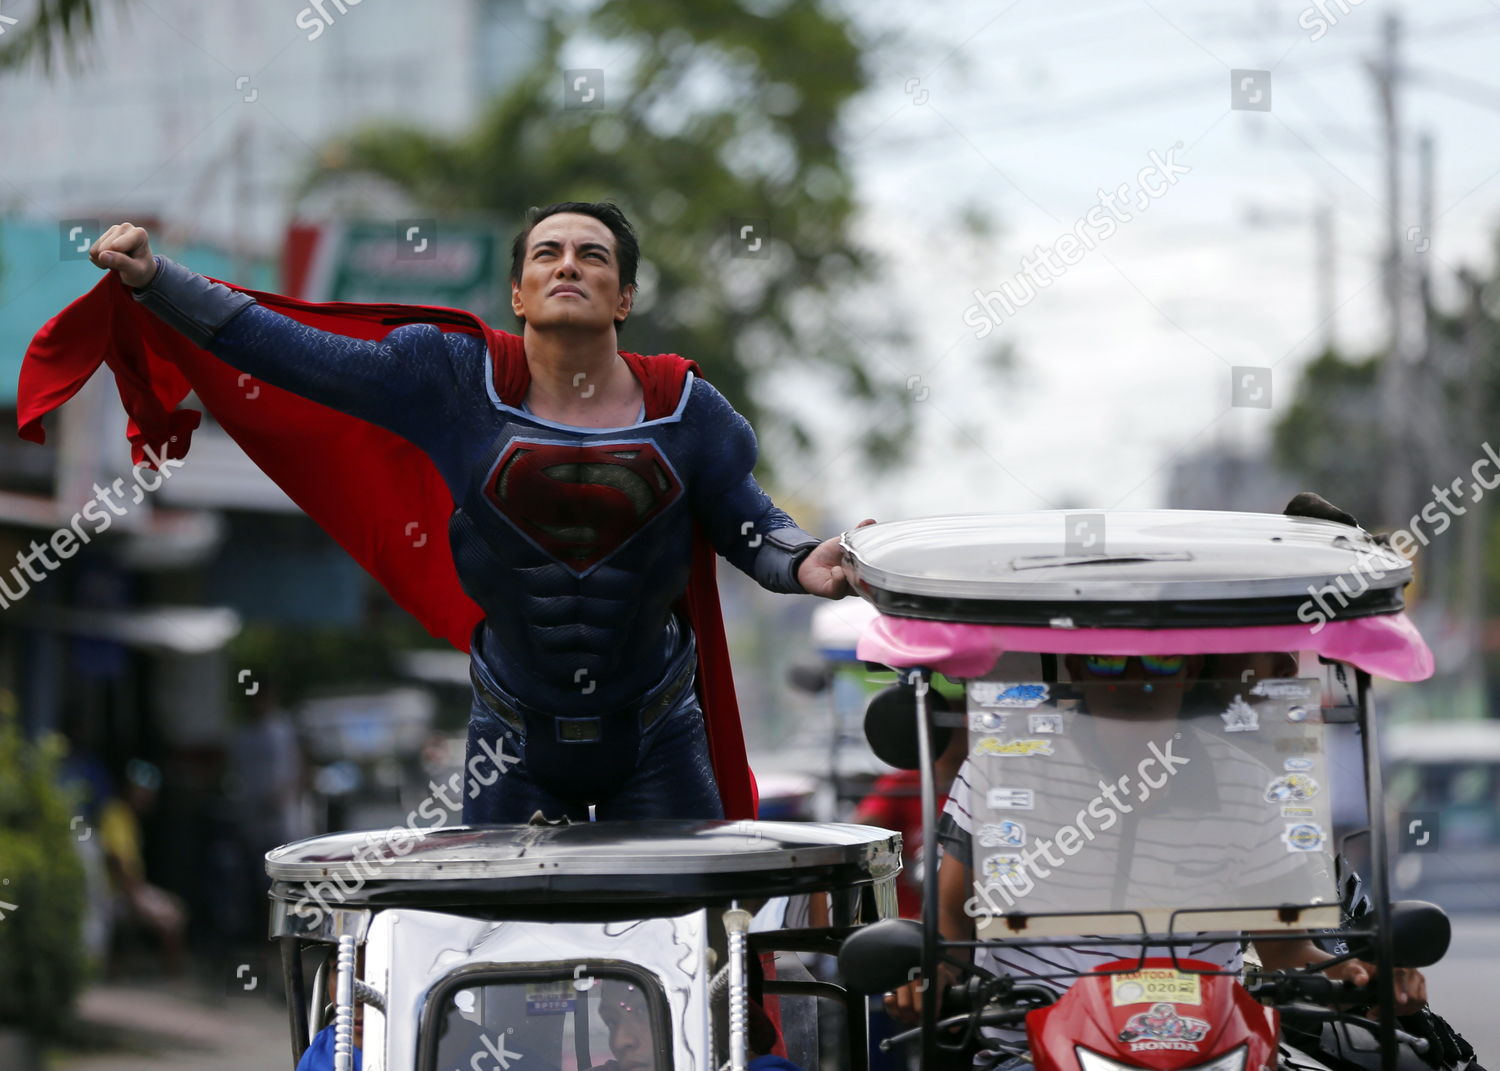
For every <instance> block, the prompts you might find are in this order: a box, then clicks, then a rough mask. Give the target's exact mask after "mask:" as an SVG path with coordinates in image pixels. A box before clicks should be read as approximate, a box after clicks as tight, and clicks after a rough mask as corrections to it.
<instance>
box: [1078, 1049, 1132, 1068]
mask: <svg viewBox="0 0 1500 1071" xmlns="http://www.w3.org/2000/svg"><path fill="white" fill-rule="evenodd" d="M1073 1052H1074V1054H1075V1055H1077V1057H1078V1066H1079V1067H1081V1068H1082V1069H1083V1071H1140V1068H1138V1067H1132V1066H1131V1065H1130V1064H1122V1063H1120V1062H1119V1061H1118V1060H1111V1059H1110V1058H1109V1057H1108V1056H1100V1055H1099V1054H1098V1053H1097V1052H1095V1051H1094V1050H1093V1049H1085V1048H1084V1047H1083V1046H1082V1045H1075V1046H1074V1047H1073Z"/></svg>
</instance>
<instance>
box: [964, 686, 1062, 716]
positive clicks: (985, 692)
mask: <svg viewBox="0 0 1500 1071" xmlns="http://www.w3.org/2000/svg"><path fill="white" fill-rule="evenodd" d="M1047 694H1048V687H1047V685H1045V684H1010V683H1008V682H1006V681H970V682H969V698H970V699H971V700H972V701H973V702H975V703H978V704H979V705H980V706H982V707H1019V708H1020V709H1022V710H1026V709H1028V708H1030V707H1039V706H1041V705H1042V704H1043V703H1045V702H1046V701H1047Z"/></svg>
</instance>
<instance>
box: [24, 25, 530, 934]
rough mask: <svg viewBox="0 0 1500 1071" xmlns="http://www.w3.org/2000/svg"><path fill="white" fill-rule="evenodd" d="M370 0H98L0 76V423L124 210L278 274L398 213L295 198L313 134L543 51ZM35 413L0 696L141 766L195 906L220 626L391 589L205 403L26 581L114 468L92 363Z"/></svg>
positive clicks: (460, 94)
mask: <svg viewBox="0 0 1500 1071" xmlns="http://www.w3.org/2000/svg"><path fill="white" fill-rule="evenodd" d="M375 7H376V5H374V4H368V5H365V6H364V7H360V6H358V4H357V3H349V2H347V0H345V2H343V3H340V2H337V0H323V2H321V3H316V4H314V3H309V4H307V5H306V6H305V7H303V8H301V9H300V10H299V8H298V7H297V6H295V5H293V6H290V7H288V8H286V15H285V19H284V20H280V19H268V18H267V17H266V12H265V11H264V10H263V9H261V8H259V7H256V8H253V9H252V7H251V6H250V5H236V4H209V5H204V4H201V3H194V2H190V0H154V2H153V3H152V4H150V5H149V6H143V5H132V4H106V5H103V6H102V9H101V22H100V25H99V27H98V29H97V32H96V33H95V35H94V40H93V42H92V43H91V44H89V45H86V46H84V48H83V50H82V55H83V56H84V62H83V64H82V69H77V70H75V69H73V68H72V67H70V66H69V65H62V66H60V67H58V68H57V69H56V70H55V71H54V73H53V74H52V75H51V76H50V77H48V76H44V75H42V73H41V72H40V69H39V68H35V67H31V68H27V69H25V70H23V71H19V72H12V73H7V74H3V75H0V99H3V100H4V102H5V104H6V109H5V112H6V121H5V122H4V123H3V124H0V161H3V163H0V179H3V181H0V422H3V423H4V424H5V426H6V427H8V428H11V429H14V428H15V427H16V413H15V404H16V389H17V379H18V374H19V369H20V364H21V358H22V355H23V354H24V352H25V349H26V347H27V345H28V343H29V342H30V340H31V337H32V336H33V335H34V334H35V332H36V331H37V330H38V329H40V328H41V326H42V325H43V324H44V323H45V322H46V321H47V320H48V319H49V318H50V317H52V316H53V315H55V314H56V313H57V312H58V311H60V310H61V309H62V308H64V307H65V306H66V305H67V304H69V303H70V302H72V301H73V300H75V299H76V298H78V297H79V296H81V295H82V294H84V293H85V292H86V291H87V290H89V289H90V288H91V287H92V286H94V285H95V284H96V283H97V282H98V279H99V271H98V269H96V268H94V267H93V266H92V265H91V264H90V263H89V262H88V260H87V255H86V253H87V248H88V245H89V244H90V242H91V241H92V240H93V239H94V238H96V237H97V236H98V234H99V233H100V232H101V231H102V230H103V228H105V227H107V226H109V225H110V224H112V223H116V222H120V221H124V220H128V221H130V222H133V223H138V224H140V225H143V226H146V227H147V228H148V229H150V231H151V233H152V236H153V246H154V247H155V248H156V249H157V251H159V252H162V253H165V254H166V255H169V256H172V257H174V258H176V259H179V260H181V261H182V262H183V263H185V264H187V265H189V266H190V267H192V268H193V269H194V270H196V271H199V272H202V273H203V274H206V275H211V276H214V277H217V278H221V279H229V280H233V281H235V282H236V283H239V284H241V285H244V286H248V287H252V288H256V289H266V290H286V289H287V283H288V279H287V277H286V275H285V270H286V268H288V267H289V266H291V267H295V266H296V265H295V258H294V257H290V256H288V255H286V249H285V248H284V247H285V243H286V238H287V235H288V234H289V233H294V232H297V233H301V234H303V235H306V234H307V233H308V231H309V230H310V229H311V230H312V231H313V232H316V231H317V230H318V229H319V228H320V227H328V228H330V229H331V231H332V232H336V231H337V225H338V224H339V221H341V220H343V219H345V218H349V217H359V216H361V215H366V216H368V215H375V216H391V215H392V214H394V213H399V212H401V211H404V209H405V207H406V205H405V203H404V201H403V198H402V197H401V196H400V194H399V193H398V192H396V191H392V190H389V189H383V188H381V187H380V186H379V185H378V184H370V183H361V182H355V181H351V182H345V183H341V184H339V185H338V186H336V187H333V188H331V189H329V190H325V191H323V192H320V193H318V194H315V195H313V196H311V197H306V198H299V197H297V196H295V195H294V191H295V190H296V188H297V184H298V182H299V180H300V179H301V178H302V177H303V176H304V175H305V174H306V173H307V171H308V170H309V169H310V168H311V167H312V166H313V165H314V164H315V163H316V162H317V160H318V158H319V155H320V154H321V153H322V152H323V147H324V146H325V145H326V144H327V143H328V142H329V141H330V140H331V139H332V138H334V137H335V136H338V135H345V134H348V133H349V132H350V131H351V130H353V129H355V128H357V127H358V126H359V125H361V124H362V123H365V122H369V121H374V120H381V121H389V120H397V121H406V122H411V123H415V124H417V125H419V126H421V127H423V128H425V129H428V130H432V131H437V132H454V131H458V130H460V129H463V128H465V127H467V126H468V125H470V124H471V123H472V122H473V121H474V120H475V118H476V115H477V114H478V112H479V110H480V109H481V107H482V106H483V105H484V103H485V102H486V101H487V100H488V99H489V98H490V97H492V96H493V95H494V94H495V93H496V92H497V91H500V90H502V89H504V88H505V86H506V85H507V84H509V82H510V81H511V80H512V79H514V78H515V77H517V76H518V75H519V74H520V73H521V72H522V71H523V70H525V69H526V67H527V66H528V65H529V63H530V60H531V55H532V53H533V51H534V48H535V46H536V44H537V33H538V29H537V26H536V24H535V22H534V20H532V19H531V18H530V17H529V16H528V14H527V12H526V9H525V5H524V4H523V3H522V2H521V0H455V2H449V3H443V4H423V3H417V2H414V0H412V2H407V3H398V2H386V3H382V4H381V5H379V7H380V13H379V14H378V15H370V14H369V12H370V11H371V10H372V9H373V8H375ZM294 224H295V226H294ZM302 266H303V267H305V264H304V265H302ZM298 287H299V289H301V286H300V284H298ZM303 292H304V293H305V294H306V296H308V297H312V298H315V299H317V298H320V297H321V298H323V299H325V300H326V299H328V297H329V295H319V294H316V293H307V292H306V291H305V290H303ZM391 300H396V299H395V298H392V299H391ZM407 300H410V299H407ZM184 406H185V407H189V408H201V407H200V406H198V405H197V404H196V401H195V399H194V398H193V397H192V396H189V397H188V399H187V400H186V401H185V402H184ZM46 428H47V442H46V444H45V445H37V444H34V443H28V442H23V441H22V440H20V439H19V438H17V437H16V435H15V433H14V431H11V432H10V433H9V434H8V435H0V580H4V581H6V582H7V583H8V584H9V588H8V589H6V590H5V591H0V594H3V595H5V598H4V601H3V602H0V705H12V704H13V705H14V707H15V708H16V709H18V710H19V711H20V713H21V716H22V718H23V719H24V721H25V724H26V725H27V727H28V728H29V729H30V730H31V731H33V732H35V731H38V730H42V729H64V730H67V731H68V732H69V734H70V735H71V736H72V737H73V739H74V740H75V742H77V743H78V745H79V746H80V748H83V749H85V750H87V751H88V752H90V753H91V754H92V756H93V757H94V759H95V760H97V763H96V764H97V765H99V766H100V767H101V768H107V769H111V770H112V771H113V773H114V774H115V775H116V778H118V775H119V773H120V770H121V769H122V768H123V765H124V764H125V762H126V761H127V760H128V759H129V758H131V757H133V756H143V757H147V758H150V759H152V760H153V761H155V762H156V763H158V764H159V765H160V766H161V767H162V769H163V773H164V775H165V776H164V779H163V793H162V800H161V803H162V806H161V807H160V808H159V813H158V816H157V818H156V820H155V822H156V825H155V833H156V834H157V836H155V837H154V838H153V841H154V848H152V846H151V845H150V844H148V850H150V852H151V853H152V854H153V855H154V858H153V859H152V860H151V862H152V866H153V869H154V870H156V871H157V873H158V874H159V875H160V877H159V879H158V880H161V881H162V882H163V883H164V884H167V885H168V886H169V887H173V888H174V889H175V891H179V892H181V893H183V894H184V895H185V896H186V897H187V898H188V899H189V901H190V903H194V902H196V903H198V904H200V905H201V904H204V903H208V904H212V903H213V902H214V899H213V897H214V892H213V889H212V884H213V878H212V877H211V876H210V875H212V874H213V873H214V872H215V871H214V866H213V865H212V864H211V859H210V853H211V852H213V851H215V850H217V848H216V846H217V845H219V844H220V843H221V840H222V836H221V835H222V829H221V828H220V819H221V817H222V815H220V814H219V813H217V812H215V811H213V810H212V808H211V806H210V803H211V801H212V800H213V799H214V798H216V794H217V793H218V792H219V788H220V784H221V781H222V776H223V772H224V762H225V756H226V749H227V746H228V743H229V740H230V737H231V731H232V725H231V716H232V709H231V708H232V701H233V700H234V699H235V695H234V692H233V691H232V689H233V688H234V687H235V682H236V676H237V667H235V666H233V665H230V664H229V661H228V658H229V656H228V654H227V651H226V644H228V643H229V642H230V641H231V640H232V639H233V638H234V637H235V636H236V635H237V634H238V633H239V632H240V631H241V629H242V628H243V626H244V624H245V623H247V622H265V623H271V624H286V625H345V626H348V627H350V628H358V627H359V626H360V624H361V623H362V622H363V621H365V620H367V615H368V614H369V613H370V612H372V610H373V609H374V607H375V606H376V605H377V603H378V602H379V601H380V600H384V601H386V602H388V599H387V597H386V596H385V595H384V593H383V592H381V591H380V590H379V588H378V586H377V585H375V584H374V582H373V581H371V580H370V579H369V578H368V577H367V576H366V575H365V574H364V573H363V571H362V570H361V569H360V568H359V566H358V565H357V564H356V563H355V562H354V561H353V560H352V559H351V558H349V557H348V555H346V554H345V553H344V552H343V551H342V550H341V548H339V547H338V546H337V545H336V544H335V543H334V542H333V541H332V539H330V538H329V537H328V536H327V535H326V534H325V533H323V532H322V530H321V529H319V528H318V527H317V526H316V525H315V524H313V522H312V521H311V520H309V519H308V518H307V517H306V516H305V515H303V514H302V513H301V511H300V510H298V509H297V507H296V506H295V505H294V504H293V503H292V502H291V501H290V499H288V498H287V497H286V495H285V494H284V493H283V492H282V491H281V490H280V489H279V488H277V487H276V486H275V485H274V484H273V483H271V481H270V480H268V479H267V478H266V477H265V476H264V475H262V474H261V473H260V471H259V470H258V469H257V468H255V466H254V465H253V464H252V463H251V462H250V461H249V460H248V459H247V458H246V457H245V456H244V454H243V452H242V451H241V450H240V449H239V447H238V446H237V445H236V444H235V443H234V442H233V441H232V440H230V439H229V437H228V436H227V435H226V434H225V433H224V432H223V431H222V429H220V428H219V427H218V426H217V424H215V423H214V422H213V421H212V420H211V419H208V418H205V420H204V422H203V425H202V426H201V427H200V428H199V429H198V431H196V432H195V433H194V437H193V446H192V450H191V452H190V453H189V455H188V457H187V459H186V462H185V464H184V465H183V466H181V467H180V468H178V469H176V470H174V471H173V473H172V476H171V478H170V479H169V480H165V481H163V482H161V484H160V486H159V488H158V489H156V490H154V491H151V492H150V493H149V494H145V495H143V496H142V498H141V500H140V501H138V502H137V501H129V500H128V499H126V500H124V501H127V502H128V505H127V507H126V508H125V509H124V511H123V512H122V513H121V514H120V515H118V516H115V517H113V523H112V524H111V525H110V526H109V528H108V530H106V531H102V532H99V533H98V534H97V535H96V536H95V537H94V538H93V539H92V540H91V541H90V542H89V543H88V544H87V545H85V546H82V547H80V548H76V552H75V553H74V554H73V555H72V556H71V557H69V558H68V559H67V560H65V561H61V563H60V565H59V566H58V567H56V568H51V569H44V568H42V567H41V566H40V565H39V564H38V562H39V561H40V560H41V559H39V558H35V557H34V558H32V563H33V568H34V569H37V570H38V572H39V573H40V578H38V576H37V575H36V574H32V575H28V574H27V573H26V572H25V571H24V570H23V571H22V572H20V573H17V574H13V573H12V567H13V566H15V567H16V568H17V569H21V568H22V567H21V566H20V565H19V562H20V559H21V556H22V555H25V554H27V553H28V551H29V550H30V548H31V547H32V546H33V545H41V546H42V547H44V548H45V547H46V546H47V545H48V543H49V541H50V540H51V538H52V537H53V536H54V535H55V534H56V533H58V532H59V531H62V530H64V529H66V528H68V526H69V522H70V518H72V517H73V515H74V514H75V513H77V512H78V511H80V510H81V509H82V508H83V507H84V506H85V505H86V504H88V503H90V502H91V501H97V500H98V499H99V497H100V496H99V494H98V487H104V488H108V487H109V486H110V485H111V483H112V482H113V481H114V480H116V479H117V478H121V479H123V483H124V486H125V488H126V489H127V495H128V493H129V491H130V489H131V488H132V486H133V483H132V476H131V468H130V454H129V445H128V443H127V441H126V438H125V414H124V412H123V410H122V409H121V407H120V404H119V400H118V398H117V396H116V395H115V392H114V385H113V380H112V378H111V377H110V376H108V375H107V374H106V373H101V374H99V375H96V376H95V377H94V379H93V380H92V381H91V382H90V383H89V384H88V385H87V386H86V387H85V388H84V390H83V391H81V392H80V393H79V394H78V395H77V396H76V397H75V398H74V399H72V400H71V401H70V402H69V403H67V404H66V405H65V406H64V407H63V408H62V409H61V410H60V411H59V412H56V413H54V414H52V415H51V416H49V417H48V419H47V422H46ZM147 471H149V470H147ZM96 485H97V486H96ZM112 512H113V511H112ZM54 557H55V555H54ZM22 578H24V583H23V582H22ZM453 675H454V671H453V670H452V669H451V668H447V669H446V676H450V677H451V676H453ZM244 683H245V685H246V688H247V690H248V688H249V687H250V686H251V685H252V684H253V682H249V681H246V682H244ZM200 894H201V895H200Z"/></svg>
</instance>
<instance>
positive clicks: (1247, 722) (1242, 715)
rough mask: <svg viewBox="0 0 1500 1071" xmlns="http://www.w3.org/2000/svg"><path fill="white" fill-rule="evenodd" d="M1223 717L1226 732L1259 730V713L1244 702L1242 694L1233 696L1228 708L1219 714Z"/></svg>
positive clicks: (1252, 731) (1253, 731)
mask: <svg viewBox="0 0 1500 1071" xmlns="http://www.w3.org/2000/svg"><path fill="white" fill-rule="evenodd" d="M1219 717H1221V718H1223V719H1224V731H1225V732H1226V733H1255V732H1259V731H1260V715H1259V714H1257V713H1256V711H1255V708H1254V707H1252V706H1251V705H1250V704H1249V703H1247V702H1245V699H1244V697H1243V696H1238V695H1237V696H1235V697H1234V700H1233V701H1232V702H1231V703H1230V704H1229V709H1228V710H1226V711H1224V713H1222V714H1220V715H1219Z"/></svg>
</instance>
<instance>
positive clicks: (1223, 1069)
mask: <svg viewBox="0 0 1500 1071" xmlns="http://www.w3.org/2000/svg"><path fill="white" fill-rule="evenodd" d="M1248 1051H1249V1049H1248V1046H1245V1045H1241V1046H1239V1047H1238V1048H1234V1049H1230V1050H1229V1051H1228V1052H1226V1053H1225V1054H1224V1055H1223V1056H1220V1057H1219V1058H1218V1059H1216V1060H1210V1061H1208V1063H1206V1064H1199V1065H1198V1066H1196V1067H1190V1068H1187V1069H1186V1071H1245V1056H1246V1054H1247V1053H1248Z"/></svg>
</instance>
